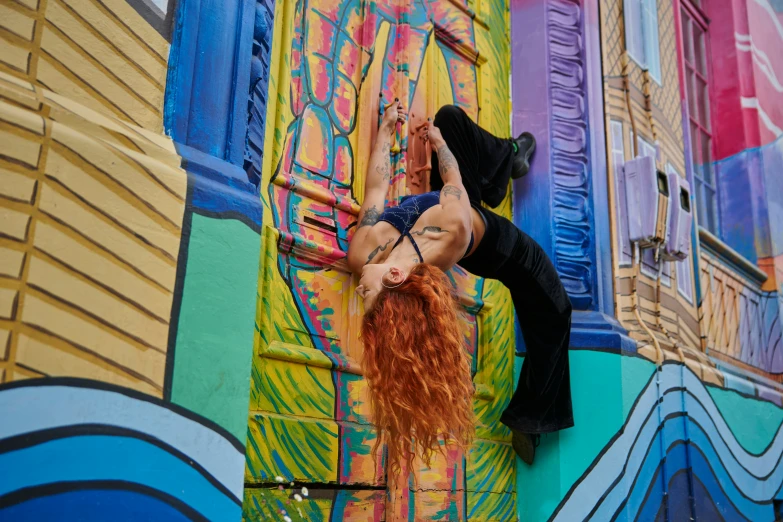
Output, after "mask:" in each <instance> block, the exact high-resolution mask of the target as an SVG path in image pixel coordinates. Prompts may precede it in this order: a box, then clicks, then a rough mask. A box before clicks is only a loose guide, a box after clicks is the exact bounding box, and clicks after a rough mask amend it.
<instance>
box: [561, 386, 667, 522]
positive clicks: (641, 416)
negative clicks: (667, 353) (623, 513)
mask: <svg viewBox="0 0 783 522" xmlns="http://www.w3.org/2000/svg"><path fill="white" fill-rule="evenodd" d="M654 378H655V377H654V376H653V379H654ZM662 379H663V380H664V381H668V380H671V376H670V375H669V374H668V373H667V372H664V373H663V375H662ZM675 385H676V382H673V383H671V384H668V383H667V384H666V385H664V386H663V387H662V390H661V393H663V390H665V389H668V388H669V387H672V386H675ZM657 403H658V391H657V389H656V384H655V381H654V380H653V381H650V383H649V384H648V385H647V387H646V388H645V389H644V391H643V392H642V394H641V396H640V397H639V398H638V399H637V402H636V406H635V407H634V409H633V411H632V412H631V414H630V416H629V417H628V419H627V421H626V423H625V427H624V429H623V431H622V433H621V434H620V436H619V437H617V438H616V439H615V440H614V442H613V443H612V445H611V446H610V447H609V448H608V449H607V451H606V452H605V453H604V454H603V455H602V456H601V458H600V460H598V462H596V463H595V465H594V466H593V468H592V469H591V470H590V473H589V474H588V476H586V477H584V478H583V479H582V481H581V482H580V483H579V484H578V485H577V486H576V488H575V489H574V490H573V492H572V493H571V496H570V497H569V498H568V501H567V502H566V503H565V504H563V505H562V507H561V508H560V511H559V512H558V513H557V515H556V516H555V518H554V520H558V521H563V522H571V521H573V520H584V519H585V518H586V517H587V516H588V515H589V514H590V510H591V509H592V508H593V506H594V505H595V500H596V499H598V498H601V497H602V496H603V495H604V494H605V493H606V488H607V487H608V485H609V484H611V483H612V482H613V481H615V480H616V479H617V478H618V477H620V476H621V474H622V473H623V469H622V466H623V465H624V464H625V462H626V460H627V459H628V455H629V454H630V452H631V449H632V447H633V444H634V441H635V440H636V438H637V437H636V435H637V433H639V432H640V431H641V430H643V429H644V427H645V425H647V424H648V422H647V416H648V415H649V414H650V412H651V411H652V410H653V408H654V407H655V405H656V404H657ZM650 419H651V420H653V421H654V424H655V425H657V424H658V416H657V414H656V413H655V412H653V413H652V414H651V415H650ZM637 446H638V443H637ZM645 447H646V445H645ZM626 471H627V470H626ZM596 477H597V478H596Z"/></svg>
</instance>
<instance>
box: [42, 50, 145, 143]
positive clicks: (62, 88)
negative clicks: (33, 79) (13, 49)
mask: <svg viewBox="0 0 783 522" xmlns="http://www.w3.org/2000/svg"><path fill="white" fill-rule="evenodd" d="M49 60H50V58H48V57H47V56H42V57H41V58H40V59H39V60H38V77H37V79H38V81H39V82H40V83H43V84H44V85H48V86H50V87H52V88H53V89H57V92H58V93H60V94H62V95H63V96H67V97H68V98H72V99H74V100H77V101H78V102H79V103H80V104H83V105H85V106H87V107H89V108H91V109H93V110H95V111H98V112H102V113H104V114H108V115H109V116H115V117H117V118H123V119H127V116H125V115H124V114H123V113H122V111H120V110H119V109H118V108H116V107H114V106H113V105H110V104H108V103H107V102H105V101H103V100H99V99H97V98H95V95H94V93H92V92H88V91H87V90H86V89H85V88H84V87H83V86H82V85H80V84H79V83H77V82H76V81H75V80H74V78H73V76H66V75H65V74H63V73H62V72H61V71H59V70H58V69H57V68H56V67H55V66H54V65H53V64H52V63H50V61H49ZM53 63H56V62H54V61H53ZM156 128H157V127H156Z"/></svg>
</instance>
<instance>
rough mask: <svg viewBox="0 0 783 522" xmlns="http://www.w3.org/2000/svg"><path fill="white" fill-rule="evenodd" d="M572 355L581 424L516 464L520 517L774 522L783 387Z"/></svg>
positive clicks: (624, 358)
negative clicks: (528, 463)
mask: <svg viewBox="0 0 783 522" xmlns="http://www.w3.org/2000/svg"><path fill="white" fill-rule="evenodd" d="M571 357H572V361H573V362H574V368H578V370H577V373H575V374H574V375H573V377H572V381H573V384H574V386H575V389H574V390H575V393H574V397H575V404H574V406H575V412H577V417H576V419H575V420H576V426H575V427H574V429H573V430H568V431H567V432H563V433H561V434H559V436H557V437H549V438H548V439H545V440H543V441H542V443H541V447H540V448H539V449H540V451H539V453H540V455H537V456H536V459H537V460H538V459H539V458H540V461H539V462H538V463H537V465H536V466H532V467H529V468H528V467H521V468H519V471H518V473H520V475H521V477H520V478H521V481H520V492H523V491H525V490H527V491H528V495H523V494H520V504H521V508H520V513H519V518H520V520H529V521H537V520H569V521H570V520H650V521H652V520H655V521H659V520H684V519H685V520H687V519H691V520H754V521H756V520H769V521H772V520H776V516H777V515H778V512H777V511H776V510H777V509H778V507H777V502H778V501H779V499H780V498H781V486H782V485H783V469H781V465H780V460H781V455H783V436H782V435H781V432H782V430H781V428H782V427H783V408H781V406H782V404H783V403H781V400H782V396H781V394H780V393H779V392H778V391H773V390H771V389H770V388H768V387H766V386H762V385H754V384H752V383H750V382H748V381H747V380H745V379H744V378H738V377H736V376H733V375H731V374H724V375H723V376H722V378H721V380H722V381H723V382H725V384H724V385H714V384H707V383H705V382H704V381H703V380H702V379H701V378H700V376H699V375H698V374H696V373H694V372H693V371H692V370H691V369H690V368H689V367H688V366H687V365H683V364H679V363H677V362H674V361H670V362H667V363H665V364H663V365H662V367H660V369H657V367H656V365H655V364H654V363H652V362H650V361H647V360H646V359H645V358H643V357H639V356H630V355H616V354H607V353H599V352H593V351H577V352H572V356H571ZM620 368H621V370H620V371H619V372H617V370H618V369H620ZM618 377H619V378H618ZM596 382H604V383H605V384H601V385H598V386H596V384H595V383H596ZM599 394H600V395H599ZM597 396H600V397H601V399H600V400H599V402H600V405H596V404H594V401H595V398H596V397H597ZM580 420H581V421H583V422H582V423H580V422H579V421H580ZM591 420H592V422H591ZM538 464H541V466H540V467H539V465H538ZM557 467H559V469H558V471H555V469H556V468H557ZM534 484H535V485H534Z"/></svg>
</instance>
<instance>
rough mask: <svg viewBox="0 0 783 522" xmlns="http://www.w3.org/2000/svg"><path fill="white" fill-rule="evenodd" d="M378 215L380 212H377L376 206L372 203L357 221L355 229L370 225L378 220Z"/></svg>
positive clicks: (379, 215)
mask: <svg viewBox="0 0 783 522" xmlns="http://www.w3.org/2000/svg"><path fill="white" fill-rule="evenodd" d="M380 217H381V213H380V212H378V207H377V206H376V205H373V206H371V207H370V208H368V209H367V210H365V211H364V216H363V217H362V220H361V221H360V222H359V226H358V227H356V229H357V230H358V229H360V228H362V227H371V226H373V225H374V224H376V223H377V222H378V219H379V218H380Z"/></svg>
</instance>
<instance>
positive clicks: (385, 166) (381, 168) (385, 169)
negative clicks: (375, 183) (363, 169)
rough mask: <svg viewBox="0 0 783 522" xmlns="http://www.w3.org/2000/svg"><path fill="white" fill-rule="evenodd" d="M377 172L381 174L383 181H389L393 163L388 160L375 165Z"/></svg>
mask: <svg viewBox="0 0 783 522" xmlns="http://www.w3.org/2000/svg"><path fill="white" fill-rule="evenodd" d="M375 172H377V173H378V174H380V175H381V178H383V181H389V180H390V179H391V165H390V164H389V161H388V160H386V161H384V162H382V163H380V164H378V165H376V166H375Z"/></svg>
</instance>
